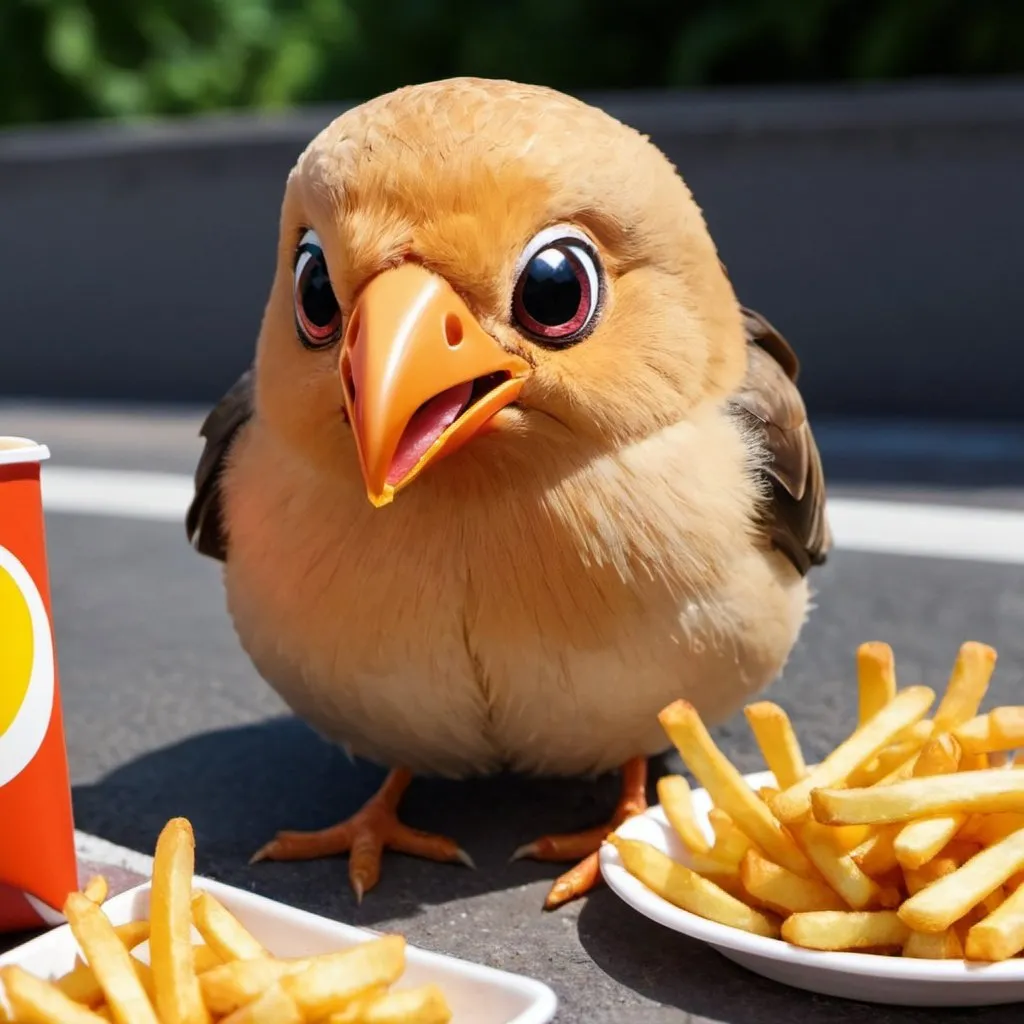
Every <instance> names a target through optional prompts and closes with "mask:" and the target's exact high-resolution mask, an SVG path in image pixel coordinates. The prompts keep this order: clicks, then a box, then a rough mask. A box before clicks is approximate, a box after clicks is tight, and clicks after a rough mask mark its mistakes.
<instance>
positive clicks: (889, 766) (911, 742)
mask: <svg viewBox="0 0 1024 1024" xmlns="http://www.w3.org/2000/svg"><path fill="white" fill-rule="evenodd" d="M914 726H915V727H921V728H911V729H909V730H904V736H905V738H904V739H901V740H894V741H893V742H892V743H889V744H887V745H886V746H884V747H882V749H881V750H880V751H879V752H878V754H877V755H876V756H875V757H872V758H870V759H869V760H867V761H865V762H864V764H862V765H861V766H860V767H859V768H857V769H856V770H855V771H852V772H850V776H849V778H848V779H847V780H846V782H847V785H849V786H853V787H860V786H875V785H878V784H879V783H881V782H885V783H888V782H891V781H898V779H899V778H909V777H910V773H911V772H912V771H913V768H914V762H915V760H916V757H917V755H918V754H919V753H920V752H921V748H922V747H923V746H924V745H925V743H927V742H928V739H929V737H930V733H931V728H932V726H931V721H930V720H928V719H925V720H922V721H920V722H915V723H914Z"/></svg>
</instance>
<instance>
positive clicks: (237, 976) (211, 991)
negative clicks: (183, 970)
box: [199, 956, 314, 1017]
mask: <svg viewBox="0 0 1024 1024" xmlns="http://www.w3.org/2000/svg"><path fill="white" fill-rule="evenodd" d="M313 959H314V958H303V959H297V960H278V959H276V958H275V957H271V956H265V957H260V958H258V959H255V960H232V961H230V962H229V963H226V964H221V965H220V966H218V967H211V968H210V969H209V970H208V971H204V972H203V973H202V974H201V975H200V976H199V988H200V990H201V991H202V993H203V1002H204V1003H205V1004H206V1006H207V1008H208V1009H209V1011H210V1013H212V1014H213V1015H214V1017H221V1016H224V1015H225V1014H229V1013H233V1012H234V1011H235V1010H237V1009H238V1008H239V1007H240V1006H245V1004H246V1003H250V1002H252V1001H253V1000H254V999H255V998H256V997H257V996H258V995H259V994H260V993H261V992H263V991H264V990H266V989H268V988H270V986H271V985H273V984H275V983H276V982H278V981H280V980H281V979H282V978H283V977H284V976H285V975H286V974H296V973H298V972H299V971H303V970H305V969H306V968H307V967H308V966H309V965H310V963H311V962H312V960H313Z"/></svg>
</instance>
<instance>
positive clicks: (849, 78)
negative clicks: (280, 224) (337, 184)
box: [0, 0, 1024, 475]
mask: <svg viewBox="0 0 1024 1024" xmlns="http://www.w3.org/2000/svg"><path fill="white" fill-rule="evenodd" d="M458 74H474V75H483V76H494V77H510V78H515V79H520V80H524V81H529V82H538V83H546V84H549V85H552V86H555V87H557V88H560V89H563V90H566V91H569V92H573V93H576V94H580V95H582V96H583V97H584V98H586V99H589V100H592V101H593V102H596V103H598V104H600V105H602V106H604V107H605V108H607V109H608V110H610V111H611V112H612V113H613V114H615V115H617V116H619V117H621V118H622V119H624V120H626V121H628V122H629V123H631V124H633V125H634V126H635V127H637V128H639V129H640V130H641V131H645V132H647V133H649V134H650V135H651V136H652V137H653V139H654V141H655V142H656V143H658V144H659V145H660V146H661V147H662V148H663V149H664V150H665V151H666V152H667V153H668V154H669V156H670V157H671V158H672V159H673V161H674V162H675V163H676V164H677V166H678V167H679V169H680V171H681V173H682V174H683V176H684V177H685V178H686V179H687V181H688V182H689V184H690V185H691V187H692V189H693V190H694V192H695V194H696V197H697V199H698V202H699V203H700V204H701V205H702V207H703V208H704V211H705V214H706V216H707V218H708V221H709V223H710V225H711V229H712V233H713V234H714V236H715V238H716V240H717V242H718V244H719V247H720V250H721V253H722V256H723V258H724V260H725V262H726V263H727V265H728V267H729V270H730V273H731V276H732V278H733V281H734V283H735V285H736V287H737V290H738V292H739V294H740V298H741V300H742V301H744V302H745V303H747V304H748V305H752V306H754V307H756V308H758V309H759V310H761V311H762V312H763V313H764V314H765V315H767V316H768V317H769V319H771V320H772V321H774V322H775V323H776V325H777V326H778V327H779V328H780V329H781V330H782V331H783V333H784V334H786V335H787V336H788V337H789V338H790V340H791V341H792V343H793V344H794V345H795V347H796V348H797V350H798V352H799V354H800V356H801V357H802V360H803V364H804V370H803V377H802V383H803V386H804V389H805V394H806V397H807V401H808V404H809V406H810V407H811V411H812V413H814V414H815V416H816V417H817V418H818V421H819V422H820V423H822V431H823V444H825V445H826V446H828V444H829V443H830V442H829V436H830V435H829V434H828V431H829V430H830V429H831V428H830V425H829V424H830V423H831V422H832V421H833V420H835V421H847V420H850V419H853V420H855V421H857V422H861V421H863V422H864V424H865V426H864V429H863V430H861V431H860V432H859V433H857V434H856V436H855V437H854V440H853V443H854V447H856V446H857V444H861V445H862V446H865V445H866V446H867V448H869V449H872V450H873V449H874V448H877V447H879V446H881V447H882V448H883V449H884V450H885V451H887V452H889V453H890V454H892V452H894V451H896V450H897V449H898V450H899V451H900V452H902V453H903V455H902V456H900V458H904V457H905V458H909V459H910V460H911V463H912V464H913V465H915V466H916V465H918V464H919V459H920V458H923V457H924V456H923V455H922V453H923V452H925V450H926V449H927V450H928V451H932V453H933V458H932V461H933V462H934V463H935V464H936V466H937V469H936V472H939V473H940V474H941V472H942V465H943V464H944V459H943V457H942V453H943V451H944V449H943V446H941V445H940V446H939V447H938V448H937V449H936V447H935V445H934V444H933V445H932V446H931V448H929V447H928V445H924V447H922V444H923V442H921V441H920V440H919V434H920V431H919V430H918V428H919V427H920V426H921V424H923V423H926V422H930V421H933V420H941V421H943V422H945V423H948V422H964V423H966V422H967V421H970V423H971V424H972V426H971V428H970V429H971V430H982V432H983V433H984V432H985V431H986V430H987V431H988V433H984V436H985V437H986V438H989V441H978V442H975V441H965V440H964V438H965V437H966V436H967V435H966V434H963V433H962V432H961V433H960V434H958V435H957V437H958V443H960V444H961V445H963V444H967V451H968V454H971V453H974V452H977V451H981V450H982V449H983V448H984V447H985V444H991V443H996V442H992V441H991V437H992V436H995V435H992V434H991V430H992V429H998V430H1001V431H1004V432H1005V430H1006V429H1008V427H1007V425H1008V424H1009V425H1012V424H1013V422H1014V421H1015V420H1017V419H1018V418H1019V416H1020V402H1019V392H1020V387H1019V381H1020V380H1021V379H1022V371H1024V356H1022V355H1021V346H1020V341H1021V339H1020V329H1019V322H1020V318H1019V316H1018V315H1017V313H1016V298H1017V293H1018V290H1019V282H1020V279H1021V271H1022V269H1024V201H1022V198H1021V180H1022V179H1021V168H1022V167H1024V84H1022V82H1024V78H1021V77H1016V76H1024V4H1022V3H1018V2H1016V0H688V2H683V0H633V2H631V3H629V4H623V3H621V2H614V3H613V2H612V0H493V2H489V3H484V2H481V0H307V2H305V3H301V4H300V3H296V2H293V0H133V2H132V3H126V2H124V0H3V3H2V4H0V267H2V268H3V273H2V275H0V311H2V313H3V331H2V333H0V396H2V397H4V398H7V399H24V400H29V399H32V400H35V399H44V400H54V399H56V400H64V401H79V402H117V403H126V402H127V403H140V402H141V403H162V404H168V403H170V404H181V403H184V404H185V405H189V406H194V407H198V406H201V405H203V404H205V403H208V402H210V401H212V400H213V399H215V398H216V397H218V396H219V395H220V394H221V393H222V392H223V391H224V389H225V388H227V387H228V386H229V385H230V383H231V382H232V381H233V380H234V379H235V377H236V376H237V374H238V373H239V371H240V370H241V369H242V368H243V367H244V366H245V365H246V363H247V361H248V360H249V358H250V356H251V352H252V347H253V342H254V338H255V335H256V331H257V329H258V325H259V319H260V316H261V313H262V308H263V303H264V301H265V294H266V290H267V287H268V284H269V280H270V274H271V269H272V261H273V254H274V241H275V233H276V229H277V215H278V205H279V201H280V196H281V190H282V185H283V181H284V178H285V175H286V173H287V171H288V169H289V167H290V166H291V164H292V162H293V161H294V159H295V157H296V155H297V154H298V152H299V151H300V150H301V149H302V147H303V146H304V145H305V144H306V142H308V140H309V139H310V138H311V137H312V136H313V135H314V134H315V133H316V132H317V131H318V130H319V129H320V128H321V127H323V125H325V124H326V123H327V122H328V121H329V120H331V118H333V117H334V116H335V115H336V114H337V113H339V112H340V111H341V110H342V109H344V108H345V107H346V106H348V105H350V104H352V103H354V102H358V101H359V100H361V99H364V98H367V97H369V96H372V95H374V94H377V93H379V92H381V91H384V90H388V89H391V88H393V87H396V86H399V85H402V84H406V83H411V82H417V81H423V80H428V79H434V78H440V77H446V76H450V75H458ZM894 423H895V424H897V425H900V424H902V425H903V426H904V427H907V429H901V430H900V431H898V432H897V433H893V432H892V431H891V430H889V427H891V425H892V424H894ZM908 424H909V426H908ZM979 424H981V425H988V426H984V427H983V426H979ZM993 425H996V427H993ZM965 429H967V428H965ZM878 430H882V433H881V434H879V433H878ZM873 431H874V432H873ZM886 431H889V432H886ZM972 436H973V435H972ZM999 436H1001V437H1002V436H1004V435H1003V434H1000V435H999ZM847 440H849V437H847ZM1000 443H1002V442H1000ZM1014 443H1015V442H1014ZM901 445H902V447H900V446H901ZM894 446H895V447H894ZM972 446H973V447H972ZM847 448H849V445H847ZM845 450H846V449H844V451H845ZM1013 451H1015V452H1019V448H1016V447H1015V448H1013ZM936 452H937V454H936ZM848 454H849V452H847V455H848ZM1003 456H1005V450H1004V451H1003V452H1002V455H1001V456H1000V458H1003ZM836 458H837V459H840V458H846V455H840V456H836ZM915 460H918V461H915ZM1003 461H1005V459H1003ZM1012 461H1013V460H1011V462H1012ZM836 465H839V463H838V462H837V463H836ZM905 471H906V466H905V465H904V464H903V463H901V468H898V469H897V470H895V471H894V472H896V474H897V475H899V474H900V473H904V472H905ZM958 472H959V470H958Z"/></svg>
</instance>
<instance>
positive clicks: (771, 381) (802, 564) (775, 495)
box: [733, 308, 832, 575]
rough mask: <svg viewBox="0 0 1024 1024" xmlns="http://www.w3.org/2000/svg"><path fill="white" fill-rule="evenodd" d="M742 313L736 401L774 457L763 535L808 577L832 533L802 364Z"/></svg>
mask: <svg viewBox="0 0 1024 1024" xmlns="http://www.w3.org/2000/svg"><path fill="white" fill-rule="evenodd" d="M742 312H743V323H744V328H745V330H746V333H747V341H748V342H749V344H750V351H749V356H750V359H749V364H748V368H747V376H746V379H745V380H744V382H743V386H742V387H741V388H740V390H739V391H738V392H737V393H736V394H735V395H734V396H733V402H734V404H735V405H736V406H738V407H739V408H740V409H742V410H743V411H744V412H745V413H746V414H747V416H748V417H749V418H750V420H751V422H752V423H754V424H755V425H756V426H757V428H758V429H760V430H761V431H762V432H763V435H764V439H765V443H766V446H767V449H768V452H769V454H770V456H771V460H770V462H769V463H768V464H767V465H766V466H765V467H764V473H765V475H766V476H767V478H768V482H769V483H770V485H771V501H770V502H769V503H768V505H767V507H766V508H765V510H764V514H763V525H764V529H765V532H766V534H767V535H768V537H769V539H770V541H771V543H772V545H773V547H776V548H778V549H779V550H780V551H781V552H782V553H783V554H785V555H786V557H787V558H789V560H790V561H791V562H792V563H793V565H794V566H795V567H796V568H797V570H798V571H799V572H800V573H801V574H802V575H806V574H807V572H808V571H809V570H810V569H811V567H812V566H815V565H822V564H823V563H824V562H825V559H826V557H827V556H828V553H829V551H830V550H831V548H832V533H831V530H830V529H829V525H828V519H827V518H826V510H825V476H824V472H823V470H822V466H821V456H820V455H819V453H818V446H817V445H816V444H815V441H814V435H813V434H812V433H811V426H810V424H809V423H808V421H807V410H806V408H805V406H804V401H803V398H802V397H801V395H800V391H799V390H798V388H797V386H796V380H797V377H798V376H799V373H800V362H799V360H798V359H797V357H796V354H795V353H794V352H793V350H792V349H791V348H790V347H789V344H788V343H787V342H786V339H785V338H783V337H782V335H781V334H779V332H778V331H777V330H776V329H775V328H774V327H772V325H771V324H770V323H768V321H767V320H765V318H764V317H763V316H761V315H760V314H759V313H755V312H754V311H753V310H749V309H746V308H743V309H742Z"/></svg>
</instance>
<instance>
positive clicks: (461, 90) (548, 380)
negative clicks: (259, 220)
mask: <svg viewBox="0 0 1024 1024" xmlns="http://www.w3.org/2000/svg"><path fill="white" fill-rule="evenodd" d="M797 369H798V364H797V360H796V357H795V356H794V355H793V352H792V351H791V350H790V348H789V346H788V345H787V343H786V342H785V341H784V340H783V338H782V337H781V336H780V335H779V334H778V333H777V332H776V331H775V330H774V329H773V328H772V327H771V326H770V325H769V324H768V323H767V321H765V320H764V319H763V318H762V317H760V316H759V315H758V314H756V313H753V312H750V311H749V310H746V309H744V308H743V307H742V306H741V305H740V304H739V302H738V301H737V298H736V296H735V294H734V292H733V289H732V286H731V285H730V282H729V279H728V277H727V275H726V272H725V268H724V267H723V265H722V263H721V262H720V260H719V258H718V255H717V252H716V249H715V246H714V244H713V242H712V240H711V237H710V235H709V233H708V229H707V227H706V225H705V222H704V219H703V217H702V215H701V212H700V210H699V208H698V207H697V205H696V204H695V202H694V200H693V198H692V196H691V194H690V192H689V190H688V189H687V187H686V185H685V184H684V183H683V181H682V179H681V178H680V177H679V175H678V174H677V173H676V171H675V169H674V167H673V166H672V165H671V164H670V163H669V161H668V160H667V159H666V158H665V157H664V155H663V154H662V153H661V152H660V151H659V150H658V149H657V148H656V147H655V146H654V145H652V144H651V143H650V142H649V141H648V139H647V138H646V137H644V136H642V135H640V134H638V133H637V132H636V131H634V130H633V129H631V128H629V127H626V126H625V125H623V124H621V123H620V122H618V121H616V120H615V119H613V118H612V117H610V116H609V115H608V114H606V113H604V112H602V111H600V110H598V109H595V108H593V107H591V106H588V105H586V104H584V103H582V102H580V101H578V100H576V99H571V98H569V97H567V96H564V95H561V94H559V93H557V92H554V91H552V90H550V89H545V88H538V87H534V86H525V85H519V84H515V83H512V82H505V81H489V80H480V79H466V78H463V79H453V80H448V81H442V82H435V83H431V84H426V85H419V86H413V87H409V88H403V89H399V90H397V91H396V92H392V93H390V94H388V95H385V96H382V97H379V98H377V99H374V100H372V101H370V102H368V103H365V104H363V105H362V106H359V107H356V108H354V109H352V110H349V111H348V112H346V113H345V114H343V115H342V116H341V117H339V118H338V119H337V120H335V121H334V122H333V123H332V124H331V125H329V126H328V127H327V128H325V129H324V130H323V132H321V134H320V135H318V136H317V137H316V138H315V139H314V140H313V142H312V143H311V144H310V145H309V147H308V148H307V149H306V150H305V152H304V153H303V154H302V155H301V156H300V157H299V159H298V162H297V163H296V165H295V167H294V169H293V170H292V172H291V174H290V176H289V178H288V182H287V186H286V189H285V194H284V203H283V209H282V212H281V222H280V241H279V244H278V249H277V262H276V272H275V274H274V279H273V285H272V287H271V290H270V298H269V301H268V303H267V306H266V310H265V314H264V318H263V323H262V328H261V331H260V336H259V342H258V345H257V350H256V355H255V361H254V364H253V366H252V368H251V369H250V370H248V371H247V372H246V373H245V374H243V376H242V377H241V378H240V379H239V381H238V382H237V383H236V384H235V386H234V387H233V388H232V389H231V390H230V391H229V392H228V393H227V395H225V397H224V398H223V399H222V400H221V401H220V403H219V404H218V405H217V406H216V408H215V409H214V410H213V412H212V413H211V414H210V416H209V417H208V419H207V420H206V423H205V424H204V426H203V428H202V433H203V436H204V437H205V438H206V446H205V450H204V452H203V454H202V456H201V459H200V462H199V465H198V468H197V471H196V480H195V482H196V493H195V498H194V501H193V503H192V506H191V508H190V509H189V512H188V517H187V531H188V535H189V538H190V540H191V542H192V543H193V544H194V546H195V547H196V548H197V549H198V550H199V551H200V552H202V553H204V554H206V555H210V556H212V557H214V558H218V559H222V560H223V561H224V565H225V569H224V580H225V586H226V592H227V603H228V608H229V611H230V614H231V616H232V618H233V620H234V624H235V627H236V629H237V632H238V636H239V638H240V640H241V643H242V645H243V647H244V648H245V650H246V651H247V652H248V654H249V656H250V657H251V659H252V661H253V662H254V664H255V666H256V668H257V670H258V671H259V672H260V674H261V675H262V676H263V677H264V678H265V679H266V680H267V681H268V682H269V683H270V685H271V686H272V687H273V688H274V689H275V690H276V691H277V692H278V693H279V694H280V695H281V696H282V698H283V699H284V700H285V701H286V702H287V703H288V705H289V706H290V707H291V708H292V709H293V710H294V711H295V712H296V714H298V715H299V716H300V717H302V718H303V719H305V720H306V721H308V722H309V723H310V724H311V725H312V726H313V727H314V728H316V729H317V730H318V731H320V732H321V733H322V734H324V735H325V736H327V737H329V738H331V739H332V740H334V741H336V742H338V743H339V744H342V745H344V746H345V747H346V748H347V749H348V750H349V751H350V752H351V753H353V754H355V755H359V756H362V757H363V758H366V759H369V760H370V761H373V762H376V763H378V764H380V765H383V766H386V767H388V768H389V769H390V774H389V775H388V777H387V779H386V781H385V783H384V785H383V787H382V789H381V790H380V792H379V793H378V794H377V795H376V796H375V797H373V798H372V799H371V800H370V801H369V802H368V803H367V804H366V805H365V807H364V808H363V809H362V810H361V811H359V812H358V813H357V814H356V815H355V816H354V817H352V818H350V819H349V820H348V821H346V822H344V823H342V824H340V825H336V826H334V827H332V828H328V829H325V830H324V831H321V832H314V833H295V832H282V833H279V834H278V836H277V837H276V838H275V839H273V840H272V841H271V842H270V843H268V844H267V845H266V846H265V847H264V848H263V849H262V850H261V851H259V853H258V854H257V855H256V858H260V857H265V858H270V859H279V860H280V859H303V858H312V857H319V856H326V855H334V854H340V853H344V852H348V853H349V854H350V864H349V877H350V881H351V884H352V886H353V888H354V889H355V892H356V894H357V897H358V898H361V897H362V894H363V893H364V892H365V891H367V890H368V889H370V887H371V886H373V885H374V884H376V882H377V880H378V878H379V874H380V865H381V857H382V851H383V850H384V849H385V848H387V849H392V850H398V851H401V852H403V853H407V854H412V855H417V856H421V857H428V858H432V859H435V860H444V861H463V862H464V863H470V861H469V858H468V856H467V855H466V854H465V853H464V852H463V851H462V850H461V849H460V848H459V847H458V845H457V844H456V843H455V842H454V841H453V840H451V839H448V838H446V837H442V836H435V835H430V834H427V833H424V832H420V831H417V830H414V829H411V828H409V827H407V826H406V825H404V824H402V823H401V822H400V820H399V817H398V805H399V801H400V800H401V797H402V794H403V792H404V791H405V789H406V787H407V786H408V785H409V782H410V780H411V778H412V777H413V776H414V775H416V774H421V773H423V774H426V773H430V774H436V775H441V776H448V777H452V778H460V777H466V776H471V775H481V774H487V773H493V772H496V771H500V770H511V771H515V772H521V773H535V774H540V775H547V776H578V775H591V774H594V773H602V772H606V771H609V770H612V769H615V768H621V769H622V783H623V786H622V797H621V800H620V802H619V805H618V807H617V809H616V811H615V814H614V815H613V818H612V821H611V824H605V825H602V826H601V827H599V828H592V829H588V830H586V831H584V832H580V833H577V834H565V835H555V836H546V837H543V838H541V839H538V840H536V841H534V842H532V843H528V844H527V845H526V846H524V847H521V848H520V849H519V850H518V851H517V855H521V856H532V857H535V858H539V859H541V860H551V861H579V862H580V863H578V864H577V865H576V867H574V868H573V869H572V870H570V871H569V872H568V873H567V874H565V875H563V876H562V878H561V879H559V880H558V881H557V882H556V883H555V885H554V887H553V888H552V890H551V893H550V894H549V896H548V899H547V903H546V905H547V906H549V907H550V906H556V905H558V904H559V903H562V902H564V901H565V900H567V899H570V898H572V897H574V896H576V895H579V894H580V893H583V892H585V891H587V890H588V889H589V888H590V887H591V886H592V885H594V884H595V882H596V881H597V879H598V868H597V855H596V851H597V849H598V847H599V846H600V843H601V841H602V839H603V838H604V836H605V835H607V833H608V831H609V829H610V828H611V827H612V826H614V825H616V824H617V823H618V822H620V821H621V820H622V819H623V818H624V817H626V816H628V815H630V814H633V813H636V812H637V811H640V810H642V809H644V808H645V806H646V798H645V786H646V774H647V758H648V757H649V756H652V755H655V754H658V753H659V752H661V751H663V750H665V749H666V747H667V746H668V741H667V739H666V736H665V734H664V733H663V731H662V730H661V727H660V725H659V724H658V721H657V713H658V711H659V710H660V709H661V708H662V707H663V706H664V705H666V704H668V703H669V702H670V701H672V700H674V699H675V698H678V697H685V698H686V699H688V700H690V701H692V702H693V704H694V705H696V707H697V708H698V710H699V711H700V713H701V714H702V715H703V716H705V718H706V719H707V720H708V721H709V722H712V723H716V722H720V721H722V720H724V719H726V718H727V717H728V716H730V715H731V714H732V713H733V712H734V711H735V710H737V709H738V708H739V707H740V705H741V704H742V703H743V702H745V701H746V700H748V699H749V698H750V697H751V696H752V695H753V694H755V693H757V692H758V691H760V690H762V689H763V688H764V687H765V686H767V685H768V684H769V683H770V682H771V681H772V680H773V679H774V678H775V677H776V676H777V675H778V673H779V672H780V670H781V669H782V667H783V665H784V663H785V662H786V660H787V657H788V655H789V652H790V650H791V648H792V646H793V644H794V642H795V640H796V638H797V635H798V633H799V631H800V629H801V626H802V624H803V622H804V620H805V616H806V613H807V607H808V585H807V581H806V575H807V573H808V570H809V569H810V568H811V566H814V565H818V564H820V563H822V562H823V561H824V559H825V556H826V553H827V551H828V549H829V547H830V543H831V541H830V535H829V530H828V526H827V522H826V518H825V491H824V483H823V478H822V468H821V463H820V460H819V455H818V451H817V449H816V447H815V443H814V440H813V438H812V435H811V431H810V428H809V426H808V423H807V417H806V413H805V408H804V403H803V401H802V399H801V396H800V393H799V391H798V390H797V387H796V383H795V382H796V378H797ZM367 499H369V500H367ZM524 838H525V837H524ZM256 858H254V859H256Z"/></svg>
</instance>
